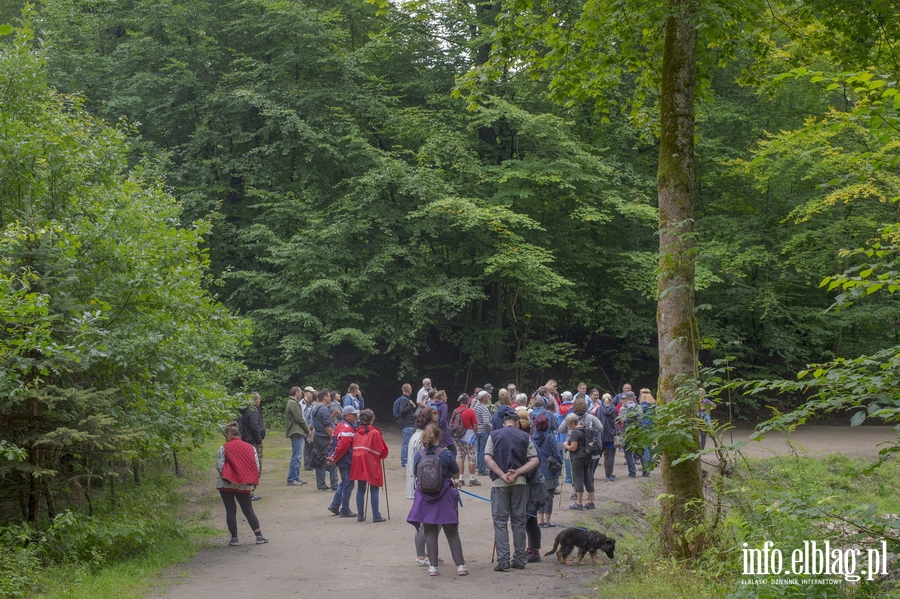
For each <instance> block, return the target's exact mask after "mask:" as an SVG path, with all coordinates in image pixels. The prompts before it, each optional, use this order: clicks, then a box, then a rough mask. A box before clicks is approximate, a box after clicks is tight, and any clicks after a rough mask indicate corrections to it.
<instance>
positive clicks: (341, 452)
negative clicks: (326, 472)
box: [329, 420, 356, 467]
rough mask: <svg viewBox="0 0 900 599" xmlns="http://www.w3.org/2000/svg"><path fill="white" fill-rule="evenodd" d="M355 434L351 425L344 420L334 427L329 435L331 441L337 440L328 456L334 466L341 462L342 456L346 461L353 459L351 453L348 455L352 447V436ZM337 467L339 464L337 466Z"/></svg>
mask: <svg viewBox="0 0 900 599" xmlns="http://www.w3.org/2000/svg"><path fill="white" fill-rule="evenodd" d="M355 434H356V429H355V428H353V425H352V424H350V423H349V422H347V421H346V420H341V421H340V422H338V423H337V426H336V427H334V431H333V432H332V433H331V438H332V439H337V443H336V444H335V446H334V450H332V452H331V455H330V456H329V457H330V458H331V459H332V460H333V461H334V463H335V464H337V463H338V462H340V461H341V458H343V457H344V456H346V457H347V459H348V460H349V459H351V458H352V457H353V454H352V453H348V452H349V451H350V448H351V447H353V436H354V435H355ZM338 465H339V466H340V465H341V464H338ZM344 467H346V464H344Z"/></svg>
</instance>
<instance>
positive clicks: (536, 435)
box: [216, 378, 711, 576]
mask: <svg viewBox="0 0 900 599" xmlns="http://www.w3.org/2000/svg"><path fill="white" fill-rule="evenodd" d="M448 404H449V402H448V398H447V393H446V391H444V390H440V389H436V388H434V387H433V386H432V384H431V380H430V379H427V378H426V379H424V380H423V381H422V387H421V388H420V389H419V390H418V392H417V393H416V394H415V395H413V389H412V386H411V385H409V384H404V385H403V386H402V394H401V395H400V397H398V398H397V399H396V400H395V401H394V403H393V414H394V417H395V418H396V419H397V422H398V426H399V429H400V431H401V433H402V442H401V448H400V455H399V462H400V466H401V467H402V468H405V469H406V497H407V498H408V499H411V500H412V506H411V508H410V511H409V514H408V516H407V521H408V522H409V523H410V524H412V525H413V526H414V527H415V534H414V546H415V551H416V561H415V563H416V565H418V566H424V567H427V568H428V573H429V574H430V575H432V576H436V575H437V574H438V566H439V564H440V563H441V560H440V559H439V557H438V549H437V545H438V535H439V532H440V531H441V530H443V532H444V535H445V537H446V538H447V541H448V544H449V546H450V552H451V556H452V558H453V561H454V563H455V564H456V567H457V574H458V575H465V574H467V573H468V569H467V566H466V563H465V559H464V557H463V549H462V542H461V540H460V536H459V529H458V524H459V511H458V506H459V504H460V501H459V493H460V492H463V493H468V494H473V493H471V492H469V491H464V490H463V488H464V487H467V486H468V487H479V486H482V482H481V480H479V476H481V477H490V479H491V481H490V483H485V484H490V486H491V497H490V502H491V509H492V517H493V522H494V541H495V550H496V552H497V565H496V567H495V568H494V569H495V570H497V571H506V570H508V569H510V568H513V569H521V568H524V567H525V564H526V563H527V562H538V561H540V560H541V554H540V548H541V529H542V528H553V527H555V526H556V524H555V523H554V522H553V521H552V515H553V498H554V496H555V495H558V494H562V493H565V492H567V491H570V500H571V501H572V502H573V503H572V504H571V505H569V509H570V510H573V511H583V510H592V509H595V503H594V499H595V496H594V493H595V480H596V477H595V473H596V471H597V470H598V468H599V467H600V464H601V461H602V464H603V470H602V478H603V479H604V480H605V481H606V482H607V483H614V482H615V481H616V475H615V455H616V453H617V451H621V452H622V453H623V454H624V465H625V467H626V468H627V474H628V476H630V477H637V475H638V466H640V469H641V474H642V476H645V477H649V476H650V471H651V469H652V458H653V456H652V448H650V447H631V446H630V445H629V443H628V442H627V441H626V440H625V439H626V437H625V432H626V431H627V430H628V429H629V428H631V427H641V426H650V425H651V423H652V420H653V412H654V409H655V405H656V401H655V399H654V397H653V394H652V393H651V392H650V390H649V389H641V390H640V392H639V394H637V395H636V394H635V393H634V392H633V391H632V389H631V385H630V384H627V383H626V384H625V385H623V387H622V390H621V392H620V393H617V394H616V395H611V394H609V393H604V394H602V395H601V392H600V390H598V389H590V390H588V388H587V385H586V384H585V383H578V385H577V386H576V391H575V393H574V394H573V393H572V392H571V391H562V392H559V391H558V389H557V382H556V381H555V380H553V379H551V380H549V381H547V383H545V384H544V385H543V386H541V387H539V388H538V389H536V390H535V391H534V392H533V393H532V394H531V395H530V396H529V395H526V394H525V393H520V392H518V391H517V389H516V386H515V385H514V384H510V385H507V387H506V388H501V389H499V390H498V391H497V394H496V397H495V396H494V387H493V386H492V385H491V384H486V385H484V386H483V387H478V388H476V389H475V390H474V391H473V393H471V394H468V393H462V394H461V395H459V396H458V397H457V398H456V400H455V405H453V406H450V405H448ZM709 409H711V406H709ZM706 413H707V415H708V411H707V412H706ZM374 423H375V414H374V412H373V411H372V410H371V409H368V408H366V406H365V399H364V398H363V396H362V394H361V392H360V389H359V387H358V385H356V384H353V385H350V387H349V389H348V391H347V393H346V394H344V395H343V396H342V395H341V394H340V393H338V392H336V391H330V390H328V389H320V390H316V389H314V388H312V387H306V388H304V389H301V388H300V387H294V388H292V389H291V391H290V397H289V398H288V401H287V404H286V406H285V436H286V437H287V438H289V439H290V440H291V459H290V462H289V465H288V473H287V484H288V485H291V486H300V485H304V484H306V482H307V481H306V480H304V479H302V478H301V475H300V472H301V465H305V469H306V470H308V471H314V472H315V481H316V486H317V488H318V490H319V491H328V492H333V496H332V499H331V502H330V504H329V505H328V507H327V509H328V510H329V511H330V512H331V513H332V514H334V515H335V516H337V517H340V518H356V519H357V521H359V522H365V521H366V520H367V517H368V507H369V505H371V516H372V522H375V523H381V522H384V521H385V518H384V517H383V516H382V514H381V511H380V509H379V508H380V505H379V503H380V502H379V497H380V490H381V488H382V487H383V486H384V484H385V468H384V460H386V459H387V457H388V447H387V444H386V443H385V441H384V439H383V437H382V434H381V431H380V430H379V429H378V428H375V426H374ZM225 436H226V443H225V444H224V445H223V446H222V448H221V449H220V450H219V458H218V464H217V465H218V471H219V475H220V476H219V479H218V481H217V483H216V487H217V488H218V490H219V491H220V494H221V496H222V500H223V503H224V504H225V509H226V519H227V524H228V529H229V532H230V533H231V537H232V538H231V541H230V542H229V544H232V545H236V544H238V543H239V541H238V532H237V525H236V510H237V506H236V505H235V503H237V505H240V507H241V509H242V511H243V513H244V515H245V517H246V518H247V521H248V523H249V524H250V526H251V529H252V530H253V532H254V534H255V535H256V542H257V543H266V542H268V539H267V538H266V537H265V536H263V535H262V533H261V532H260V529H259V522H258V519H257V518H256V516H255V514H254V512H253V506H252V503H251V502H252V501H254V500H256V499H259V497H258V496H257V495H255V493H254V490H255V488H256V485H257V484H258V483H259V472H260V468H261V464H262V455H263V452H262V443H263V439H264V437H265V425H264V423H263V421H262V415H261V413H260V410H259V396H258V395H257V394H253V405H251V406H248V407H247V408H245V409H244V410H243V411H242V414H241V418H240V419H239V421H236V422H233V423H231V424H229V425H228V426H227V427H226V428H225ZM565 485H571V487H570V488H569V489H564V486H565ZM354 488H355V490H356V502H355V503H356V505H355V508H356V512H354V511H352V510H351V509H350V500H351V496H352V494H353V491H354ZM475 496H476V497H480V496H479V495H475ZM508 526H509V527H511V529H512V540H513V548H512V549H511V548H510V544H509V528H508Z"/></svg>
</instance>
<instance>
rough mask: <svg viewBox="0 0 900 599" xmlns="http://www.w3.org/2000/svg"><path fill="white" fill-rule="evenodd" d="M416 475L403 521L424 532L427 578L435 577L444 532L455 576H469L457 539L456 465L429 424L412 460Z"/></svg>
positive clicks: (457, 495)
mask: <svg viewBox="0 0 900 599" xmlns="http://www.w3.org/2000/svg"><path fill="white" fill-rule="evenodd" d="M413 469H414V470H415V472H416V496H415V499H413V504H412V507H411V508H410V510H409V515H408V516H407V517H406V521H407V522H409V523H410V524H412V525H413V526H415V527H416V530H420V529H424V531H425V533H424V536H425V546H426V547H427V552H428V575H429V576H437V575H438V563H439V561H438V533H439V532H440V530H441V529H442V528H443V530H444V536H446V537H447V544H449V545H450V554H451V555H452V556H453V561H454V562H455V563H456V573H457V575H459V576H465V575H466V574H468V573H469V569H468V568H467V567H466V560H465V558H464V557H463V550H462V541H461V540H460V538H459V491H457V490H456V482H455V481H454V475H456V474H458V473H459V465H458V464H457V463H456V459H455V458H454V456H453V454H452V453H450V451H449V450H447V449H444V448H443V447H442V446H441V429H440V428H438V426H437V425H434V424H429V425H428V426H427V427H426V428H425V432H424V433H423V434H422V449H421V450H419V451H418V452H417V453H416V454H415V455H414V456H413Z"/></svg>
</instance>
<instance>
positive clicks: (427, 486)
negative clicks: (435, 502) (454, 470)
mask: <svg viewBox="0 0 900 599" xmlns="http://www.w3.org/2000/svg"><path fill="white" fill-rule="evenodd" d="M419 455H420V456H421V457H420V458H419V465H418V466H416V479H417V480H418V481H419V492H420V493H424V494H426V495H437V494H438V493H440V492H441V489H443V488H444V467H443V465H441V457H440V456H439V455H438V454H436V453H425V449H424V448H423V449H420V450H419Z"/></svg>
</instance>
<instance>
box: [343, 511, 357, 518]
mask: <svg viewBox="0 0 900 599" xmlns="http://www.w3.org/2000/svg"><path fill="white" fill-rule="evenodd" d="M357 516H359V514H354V513H353V512H346V513H344V512H341V513H340V514H338V517H339V518H356V517H357Z"/></svg>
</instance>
